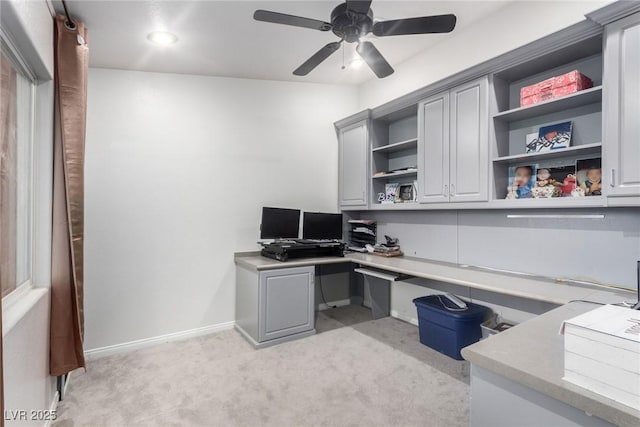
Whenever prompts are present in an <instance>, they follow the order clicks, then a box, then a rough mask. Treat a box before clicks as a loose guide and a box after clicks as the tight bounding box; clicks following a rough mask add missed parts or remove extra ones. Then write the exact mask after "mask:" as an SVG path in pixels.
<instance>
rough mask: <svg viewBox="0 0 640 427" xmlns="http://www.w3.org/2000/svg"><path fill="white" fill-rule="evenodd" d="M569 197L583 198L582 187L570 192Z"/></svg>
mask: <svg viewBox="0 0 640 427" xmlns="http://www.w3.org/2000/svg"><path fill="white" fill-rule="evenodd" d="M571 197H584V190H583V189H582V187H576V188H574V189H573V191H571Z"/></svg>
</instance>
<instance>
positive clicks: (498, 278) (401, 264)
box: [235, 252, 634, 305]
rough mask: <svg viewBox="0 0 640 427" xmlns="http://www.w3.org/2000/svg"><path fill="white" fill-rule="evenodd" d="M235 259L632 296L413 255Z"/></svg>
mask: <svg viewBox="0 0 640 427" xmlns="http://www.w3.org/2000/svg"><path fill="white" fill-rule="evenodd" d="M235 262H236V264H237V265H241V266H244V267H245V268H250V269H253V270H257V271H260V270H271V269H278V268H285V267H287V268H288V267H301V266H309V265H320V264H335V263H346V262H352V263H354V264H358V265H361V266H366V267H372V268H376V269H378V270H384V271H390V272H394V273H398V274H402V275H406V276H413V277H418V278H422V279H428V280H436V281H439V282H445V283H452V284H455V285H460V286H465V287H469V288H474V289H481V290H485V291H488V292H495V293H499V294H503V295H509V296H513V297H520V298H527V299H531V300H536V301H542V302H547V303H551V304H556V305H563V304H567V303H568V302H570V301H574V300H581V299H582V300H590V301H598V302H602V303H614V302H620V301H621V299H624V298H627V299H633V298H634V294H633V293H625V292H624V291H614V290H607V289H604V288H603V289H598V288H595V287H592V286H588V285H580V284H573V283H565V282H557V281H554V280H552V279H542V278H532V277H527V276H519V275H513V274H506V273H500V272H492V271H486V270H481V269H478V268H474V267H467V266H461V265H458V264H452V263H446V262H439V261H431V260H425V259H421V258H412V257H406V256H405V257H394V258H384V257H380V256H376V255H369V254H360V253H351V254H347V255H345V256H344V257H319V258H306V259H294V260H290V261H286V262H280V261H276V260H273V259H270V258H266V257H263V256H260V254H259V253H257V252H244V253H242V252H241V253H236V255H235Z"/></svg>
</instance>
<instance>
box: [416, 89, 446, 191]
mask: <svg viewBox="0 0 640 427" xmlns="http://www.w3.org/2000/svg"><path fill="white" fill-rule="evenodd" d="M418 201H419V202H420V203H442V202H448V201H449V93H448V92H445V93H442V94H440V95H436V96H432V97H431V98H428V99H426V100H425V101H423V102H421V103H420V104H419V106H418Z"/></svg>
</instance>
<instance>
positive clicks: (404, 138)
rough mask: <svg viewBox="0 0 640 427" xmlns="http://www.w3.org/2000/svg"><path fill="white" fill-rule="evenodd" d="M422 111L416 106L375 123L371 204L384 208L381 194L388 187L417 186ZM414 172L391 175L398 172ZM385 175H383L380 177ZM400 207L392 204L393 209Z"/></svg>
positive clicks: (380, 118) (373, 122)
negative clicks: (419, 124) (380, 199)
mask: <svg viewBox="0 0 640 427" xmlns="http://www.w3.org/2000/svg"><path fill="white" fill-rule="evenodd" d="M417 164H418V107H417V105H412V106H409V107H406V108H404V109H401V110H400V111H396V112H393V113H392V114H388V115H386V116H382V117H376V118H374V119H373V120H372V134H371V182H372V185H371V203H372V204H374V205H380V202H379V201H378V194H379V193H385V186H386V184H391V183H397V184H400V185H403V184H414V181H415V180H416V178H417V175H418V170H417ZM404 168H411V170H403V171H397V172H391V171H393V170H397V169H404ZM380 172H385V173H384V174H383V175H377V174H379V173H380ZM397 205H401V203H398V204H389V205H385V206H389V208H390V209H392V208H394V207H395V206H397Z"/></svg>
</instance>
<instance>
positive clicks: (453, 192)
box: [450, 184, 456, 196]
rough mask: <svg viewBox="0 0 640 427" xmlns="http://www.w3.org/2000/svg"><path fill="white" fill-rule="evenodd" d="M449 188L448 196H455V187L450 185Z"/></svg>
mask: <svg viewBox="0 0 640 427" xmlns="http://www.w3.org/2000/svg"><path fill="white" fill-rule="evenodd" d="M450 188H451V193H450V195H451V196H455V195H456V186H455V185H454V184H451V186H450Z"/></svg>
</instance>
